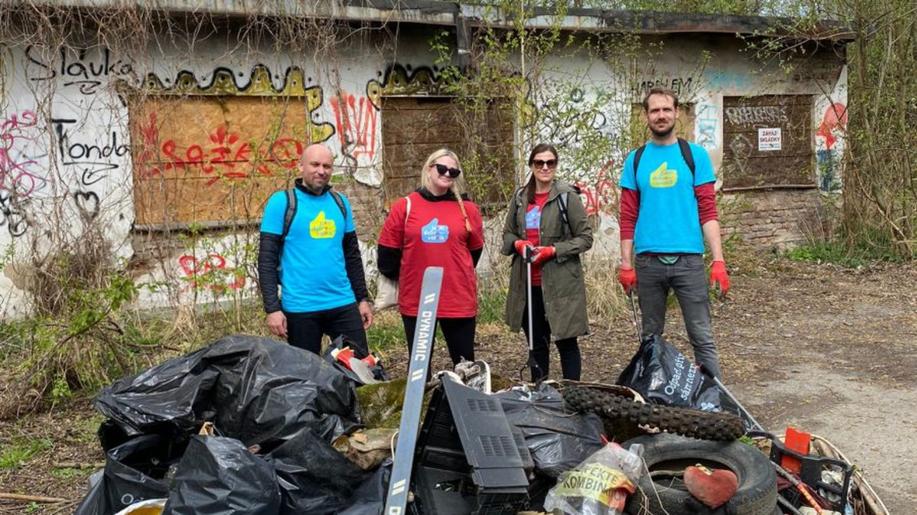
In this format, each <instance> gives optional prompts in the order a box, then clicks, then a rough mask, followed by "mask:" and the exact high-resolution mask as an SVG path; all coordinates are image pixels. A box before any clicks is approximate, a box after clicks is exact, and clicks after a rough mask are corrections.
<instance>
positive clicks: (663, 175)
mask: <svg viewBox="0 0 917 515" xmlns="http://www.w3.org/2000/svg"><path fill="white" fill-rule="evenodd" d="M677 183H678V171H677V170H670V169H669V168H668V162H663V163H662V164H661V165H659V168H657V169H655V170H653V173H651V174H650V187H651V188H671V187H672V186H675V184H677Z"/></svg>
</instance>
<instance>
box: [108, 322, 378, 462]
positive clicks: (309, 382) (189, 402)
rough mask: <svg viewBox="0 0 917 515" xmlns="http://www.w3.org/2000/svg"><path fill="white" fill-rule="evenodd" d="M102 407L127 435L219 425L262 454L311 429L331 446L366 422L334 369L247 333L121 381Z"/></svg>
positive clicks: (182, 431) (188, 431)
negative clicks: (212, 424) (209, 423)
mask: <svg viewBox="0 0 917 515" xmlns="http://www.w3.org/2000/svg"><path fill="white" fill-rule="evenodd" d="M94 405H95V407H96V409H97V410H99V411H100V412H101V413H102V414H103V415H105V416H107V417H108V418H110V419H111V421H112V423H113V424H114V426H116V427H117V428H119V429H120V432H121V433H122V437H123V436H125V435H126V436H133V435H137V434H146V433H153V432H155V433H159V434H174V435H180V436H187V435H191V434H194V433H196V432H197V430H198V429H199V428H200V425H201V424H202V423H203V422H205V421H212V422H214V423H215V424H216V426H217V427H219V428H220V430H221V432H222V434H223V435H226V436H230V437H234V438H237V439H239V440H241V441H242V442H243V443H244V444H245V445H246V446H251V445H255V444H257V445H260V446H261V447H262V449H269V448H272V447H275V446H276V445H279V444H280V443H282V442H283V441H285V440H287V439H289V438H291V437H292V436H293V435H295V434H297V433H298V432H299V431H301V430H302V429H304V428H306V427H309V428H313V430H317V431H318V432H319V434H320V435H321V436H322V437H323V438H325V439H326V440H328V441H330V440H332V439H333V438H336V437H337V436H340V435H342V434H345V433H348V432H350V431H352V430H353V429H354V428H356V427H358V426H359V423H360V419H359V409H358V406H357V399H356V394H355V392H354V386H353V384H352V383H351V382H350V381H349V380H347V378H346V377H345V376H344V375H343V374H341V373H340V372H339V371H338V370H336V369H335V368H334V367H332V366H330V365H329V364H328V363H326V362H324V360H322V359H321V358H320V357H319V356H316V355H315V354H312V353H311V352H308V351H305V350H302V349H299V348H297V347H293V346H291V345H287V344H285V343H282V342H279V341H276V340H271V339H269V338H260V337H255V336H241V335H237V336H227V337H224V338H221V339H219V340H217V341H216V342H214V343H213V344H211V345H210V346H208V347H205V348H203V349H200V350H198V351H196V352H193V353H191V354H188V355H186V356H183V357H179V358H175V359H172V360H169V361H167V362H165V363H163V364H160V365H157V366H155V367H152V368H150V369H148V370H146V371H145V372H142V373H140V374H138V375H136V376H133V377H127V378H124V379H121V380H119V381H117V382H115V383H114V384H113V385H111V386H109V387H107V388H105V389H103V390H102V393H101V394H99V396H98V397H97V398H96V400H95V402H94ZM108 431H109V433H111V434H115V433H116V431H114V428H112V427H109V428H108ZM113 440H115V441H116V440H117V439H116V438H115V439H113Z"/></svg>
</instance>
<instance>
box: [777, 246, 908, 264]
mask: <svg viewBox="0 0 917 515" xmlns="http://www.w3.org/2000/svg"><path fill="white" fill-rule="evenodd" d="M786 257H787V258H789V259H791V260H793V261H803V262H813V263H831V264H834V265H838V266H842V267H844V268H862V267H866V266H870V265H872V264H875V263H877V262H881V261H886V262H897V261H899V260H900V257H898V256H897V255H895V254H893V253H891V252H888V251H887V250H883V249H878V248H864V247H852V248H848V247H847V246H846V245H844V244H843V242H840V241H822V242H814V243H810V244H807V245H802V246H799V247H796V248H794V249H792V250H789V251H787V253H786Z"/></svg>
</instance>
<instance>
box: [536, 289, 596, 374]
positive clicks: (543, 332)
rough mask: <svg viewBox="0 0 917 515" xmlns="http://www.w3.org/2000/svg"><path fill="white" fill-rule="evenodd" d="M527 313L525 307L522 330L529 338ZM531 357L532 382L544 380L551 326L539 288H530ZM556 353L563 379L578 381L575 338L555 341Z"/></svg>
mask: <svg viewBox="0 0 917 515" xmlns="http://www.w3.org/2000/svg"><path fill="white" fill-rule="evenodd" d="M528 317H529V311H528V306H526V308H525V311H523V313H522V330H523V331H525V336H526V338H528V336H529V318H528ZM532 333H533V338H532V340H533V342H532V356H533V357H534V358H535V363H536V364H537V365H538V368H537V369H536V368H535V367H532V368H531V372H532V381H533V382H535V381H538V380H539V379H546V378H547V377H548V369H549V366H550V363H551V355H550V349H548V342H550V341H551V325H550V324H549V323H548V317H547V316H546V315H545V312H544V294H543V293H542V291H541V286H532ZM554 345H556V346H557V351H558V352H559V353H560V369H561V372H562V373H563V375H564V379H573V380H575V381H579V379H580V374H581V373H582V367H583V365H582V359H581V357H580V352H579V344H578V343H577V342H576V337H575V336H574V337H573V338H566V339H564V340H557V341H556V342H554Z"/></svg>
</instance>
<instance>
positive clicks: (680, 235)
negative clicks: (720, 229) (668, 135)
mask: <svg viewBox="0 0 917 515" xmlns="http://www.w3.org/2000/svg"><path fill="white" fill-rule="evenodd" d="M690 146H691V155H692V156H693V157H694V180H693V181H692V180H691V169H690V168H688V163H685V160H684V158H683V157H682V155H681V149H679V147H678V143H677V142H676V143H672V144H671V145H657V144H655V143H653V142H652V141H650V142H649V143H647V144H646V150H644V151H643V155H642V156H641V157H640V169H639V170H637V175H636V179H637V180H636V183H635V182H634V154H635V152H636V151H633V152H631V153H630V154H628V156H627V159H626V160H625V161H624V170H623V171H622V172H621V183H620V184H621V187H622V188H627V189H630V190H636V191H638V192H639V193H640V210H639V212H638V213H637V226H636V228H635V229H634V252H635V253H637V254H641V253H643V252H655V253H660V254H666V253H671V254H703V253H704V235H703V231H702V230H701V226H700V215H699V214H698V211H697V197H695V196H694V187H695V186H700V185H701V184H707V183H708V182H714V181H716V177H715V176H714V175H713V164H712V163H711V162H710V156H709V155H708V154H707V151H706V150H704V148H703V147H701V146H700V145H696V144H694V143H690Z"/></svg>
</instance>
